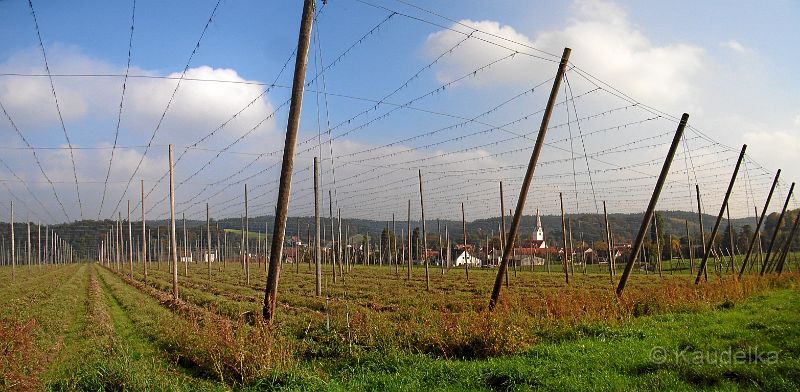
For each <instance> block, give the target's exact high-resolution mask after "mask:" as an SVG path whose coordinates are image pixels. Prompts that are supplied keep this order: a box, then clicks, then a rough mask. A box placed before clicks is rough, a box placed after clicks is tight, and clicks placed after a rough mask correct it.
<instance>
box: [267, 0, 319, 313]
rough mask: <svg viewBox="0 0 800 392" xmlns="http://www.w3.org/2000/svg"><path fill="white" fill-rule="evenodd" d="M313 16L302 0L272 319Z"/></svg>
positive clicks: (271, 274) (272, 272)
mask: <svg viewBox="0 0 800 392" xmlns="http://www.w3.org/2000/svg"><path fill="white" fill-rule="evenodd" d="M313 20H314V0H305V1H304V2H303V16H302V19H301V24H300V35H299V38H298V42H297V56H296V58H295V65H294V80H293V81H292V101H291V104H290V106H289V121H288V123H287V126H286V141H285V143H284V147H283V163H282V165H281V177H280V185H279V188H278V203H277V208H276V213H275V224H274V225H273V233H274V234H273V235H272V244H271V247H270V254H269V270H268V271H267V287H266V289H265V292H264V311H263V315H264V318H265V319H266V320H267V321H272V318H273V316H274V315H275V305H276V303H277V298H278V276H279V274H280V266H281V257H282V256H283V238H284V236H285V235H286V217H287V215H288V213H289V196H290V194H291V187H292V169H293V168H294V149H295V144H296V142H297V129H298V128H299V127H300V109H301V108H302V106H303V86H304V84H305V76H306V62H307V61H308V47H309V45H310V43H311V25H312V23H313Z"/></svg>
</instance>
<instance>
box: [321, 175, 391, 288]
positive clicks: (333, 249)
mask: <svg viewBox="0 0 800 392" xmlns="http://www.w3.org/2000/svg"><path fill="white" fill-rule="evenodd" d="M328 217H329V218H330V219H331V270H332V271H333V283H336V245H335V244H336V231H335V227H334V224H333V196H332V193H331V190H330V189H328ZM386 234H387V237H388V234H389V233H386Z"/></svg>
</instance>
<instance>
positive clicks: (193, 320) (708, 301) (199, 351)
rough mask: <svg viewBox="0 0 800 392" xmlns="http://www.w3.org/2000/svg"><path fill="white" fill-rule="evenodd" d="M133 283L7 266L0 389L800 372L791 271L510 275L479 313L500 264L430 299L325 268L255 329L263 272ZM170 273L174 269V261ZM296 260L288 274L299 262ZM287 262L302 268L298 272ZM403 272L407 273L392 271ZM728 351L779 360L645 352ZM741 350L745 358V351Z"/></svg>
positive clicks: (437, 285) (298, 280)
mask: <svg viewBox="0 0 800 392" xmlns="http://www.w3.org/2000/svg"><path fill="white" fill-rule="evenodd" d="M136 267H137V268H136V271H135V272H134V276H133V279H132V280H131V279H130V277H129V276H127V274H128V271H127V269H123V270H122V271H120V272H117V271H114V270H113V269H107V268H105V267H103V266H100V265H98V264H96V263H79V264H73V265H67V266H46V267H44V268H43V269H41V270H38V269H36V268H34V269H33V270H31V271H30V272H28V271H25V270H24V269H21V270H18V271H17V277H16V279H15V280H13V281H12V280H11V279H10V271H9V268H3V269H2V270H0V274H2V282H4V283H3V286H2V288H0V293H1V294H2V297H0V301H2V309H3V310H2V313H1V315H2V320H3V324H2V325H3V329H2V331H1V332H2V337H1V338H2V343H3V347H5V349H4V350H5V353H8V354H9V355H5V356H4V360H3V361H4V362H3V363H2V364H1V365H2V369H0V370H2V375H3V379H2V382H3V384H2V385H3V386H4V387H5V388H8V389H39V388H47V389H59V390H64V389H66V390H74V389H118V388H130V389H175V390H180V389H183V390H197V389H205V390H227V389H262V388H271V387H287V388H300V389H304V388H308V389H318V388H322V389H339V388H346V389H384V388H389V389H404V388H405V389H408V388H410V389H418V388H439V387H441V386H443V385H447V386H448V388H450V389H454V390H458V389H464V388H467V389H529V388H536V387H547V388H558V389H564V390H583V389H585V388H587V387H589V386H597V385H598V383H602V385H606V386H607V387H608V388H609V389H622V388H630V387H632V386H634V385H636V386H638V388H640V389H650V390H656V389H663V388H678V389H684V388H696V387H720V388H745V389H748V388H756V389H771V390H780V389H785V390H792V389H796V388H797V387H798V384H796V383H797V380H798V379H800V378H799V377H798V375H800V359H798V356H797V353H798V352H799V350H798V349H799V348H800V330H799V329H798V328H797V325H798V321H800V312H798V309H800V306H798V305H800V292H798V287H800V286H798V278H799V277H798V275H797V273H789V274H784V275H783V276H781V277H770V276H767V277H763V278H758V277H755V276H750V275H745V277H744V279H742V280H741V281H740V282H734V281H733V280H732V278H730V277H729V276H724V277H723V279H722V280H717V279H716V278H713V275H712V278H711V280H710V281H709V282H708V283H707V284H704V285H700V286H695V285H694V284H692V282H691V280H690V279H689V275H688V274H687V273H678V274H675V275H669V274H665V275H664V276H663V277H662V278H658V277H657V275H656V276H654V275H653V274H650V275H645V274H644V273H634V275H633V276H632V278H631V281H630V285H629V291H628V292H626V295H625V296H624V297H622V298H619V299H617V297H616V296H615V295H614V292H613V289H612V286H611V284H610V281H609V277H608V275H607V274H601V273H588V274H586V275H584V274H582V273H579V272H576V273H575V274H574V276H573V277H572V280H571V283H570V285H566V284H564V282H563V276H562V275H560V274H557V273H551V274H548V273H546V272H530V271H527V270H526V271H522V270H520V271H518V272H517V274H516V275H517V276H516V277H514V275H513V273H512V274H511V276H510V281H509V289H508V291H507V292H506V294H505V295H504V297H503V301H502V302H501V306H499V307H498V308H496V309H495V310H494V311H493V312H491V313H490V312H487V310H486V298H487V296H488V293H489V291H490V290H489V289H490V287H491V281H492V279H493V277H494V271H493V270H481V269H474V270H472V271H470V280H469V282H467V281H466V279H465V276H464V271H462V270H456V269H451V270H449V271H447V270H445V271H444V273H442V272H441V271H440V270H437V269H433V270H432V272H433V273H432V274H431V286H432V289H431V292H430V293H425V292H424V279H423V276H422V271H421V269H420V268H416V269H415V270H414V271H413V276H412V280H411V281H407V280H405V277H404V276H403V274H400V276H399V277H398V276H396V275H395V270H394V267H390V266H383V267H378V266H355V267H354V268H352V270H351V271H350V272H349V273H347V274H346V275H345V276H344V280H342V277H341V276H340V277H339V280H338V281H337V283H333V282H332V276H331V275H330V274H326V276H327V282H326V285H325V295H324V296H322V297H315V296H314V282H313V280H314V275H313V273H312V272H311V271H309V269H308V266H307V265H297V266H296V265H290V264H286V265H284V269H283V271H282V282H281V283H282V284H281V288H280V290H281V293H282V302H281V305H280V306H281V312H280V313H278V317H277V318H276V319H275V320H274V323H273V324H272V325H266V324H264V323H263V321H262V320H261V318H260V316H259V315H260V310H261V306H262V301H263V287H261V286H262V283H261V282H263V281H264V279H265V276H266V275H265V272H264V271H263V266H261V268H258V267H259V266H258V265H257V264H254V265H252V266H251V268H252V270H251V285H250V286H247V285H245V284H244V273H243V272H244V271H242V268H241V266H240V265H239V264H237V263H236V262H231V263H228V264H227V266H226V267H224V268H222V266H221V265H214V266H213V267H214V268H213V274H212V281H211V282H209V281H208V280H207V270H206V266H205V265H203V264H193V263H190V264H189V265H188V270H189V275H188V276H184V274H183V268H180V269H179V270H180V271H181V276H180V277H179V290H180V298H181V300H180V301H177V302H175V301H172V300H171V299H170V298H171V294H170V285H171V281H170V278H171V276H170V274H169V273H168V272H167V271H166V268H165V267H166V264H162V265H161V268H160V269H156V268H155V267H156V264H153V267H154V268H152V269H151V270H150V271H149V276H148V284H147V285H145V284H144V283H143V275H141V270H140V268H139V267H140V266H138V265H137V266H136ZM181 267H184V266H183V265H181ZM297 267H299V268H297ZM295 268H297V270H296V269H295ZM401 271H402V270H401ZM654 347H664V348H665V349H666V350H667V351H668V352H669V353H673V352H675V353H679V352H681V350H683V351H685V350H702V352H704V353H709V352H711V353H723V352H725V350H728V349H730V348H733V349H736V350H743V351H744V352H752V351H753V350H758V353H761V355H764V353H777V354H776V355H777V358H776V359H775V361H767V359H769V358H767V359H765V358H761V357H752V355H751V357H748V358H747V359H746V360H744V361H740V362H733V363H700V364H693V363H687V362H686V361H685V360H683V359H682V357H678V356H675V357H669V356H668V357H667V360H666V361H665V362H663V363H660V362H659V361H654V360H653V359H652V358H651V357H650V355H651V350H652V349H653V348H654ZM748 350H749V351H748Z"/></svg>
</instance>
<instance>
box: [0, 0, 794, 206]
mask: <svg viewBox="0 0 800 392" xmlns="http://www.w3.org/2000/svg"><path fill="white" fill-rule="evenodd" d="M33 7H34V8H33V10H34V11H35V17H36V19H35V20H34V16H33V15H34V14H33V13H32V10H31V8H30V6H29V4H28V3H27V2H26V1H21V0H5V1H0V36H2V37H3V39H2V41H0V103H1V104H2V106H3V113H0V135H1V136H2V138H3V140H4V143H3V144H2V151H0V159H2V162H1V164H0V166H2V167H0V180H2V188H0V214H3V216H4V218H3V219H4V220H5V219H7V218H5V216H6V215H7V214H8V209H9V204H10V202H11V201H14V203H15V210H16V214H18V216H21V217H22V218H18V219H26V218H27V219H32V220H42V221H43V222H62V221H71V220H76V219H81V217H83V218H84V219H97V218H111V217H116V215H117V214H118V213H120V212H121V213H122V214H123V216H124V215H125V214H127V202H128V200H130V201H131V208H132V211H133V212H134V214H135V216H137V217H138V216H139V214H140V210H139V209H138V208H139V202H140V197H141V185H140V181H144V192H145V194H146V200H145V206H146V207H147V209H148V214H149V215H148V216H149V217H154V218H164V217H166V216H167V214H168V211H169V210H168V205H167V195H168V188H167V185H168V182H167V178H166V177H165V173H166V170H167V167H168V164H167V145H168V144H173V145H174V146H175V147H174V148H175V159H176V160H177V163H176V165H175V173H176V174H175V181H176V186H177V190H176V207H177V212H178V214H179V215H180V214H183V213H185V214H186V215H187V217H190V218H195V219H197V218H204V215H205V203H209V204H210V205H211V213H212V215H213V216H215V217H234V216H239V215H240V214H242V213H243V191H244V186H245V184H247V185H248V190H249V198H250V202H249V214H250V215H263V214H270V213H271V212H272V211H273V209H274V207H275V198H276V195H277V191H276V184H277V178H278V174H279V171H280V166H279V165H280V163H279V160H280V157H281V149H282V146H283V135H284V132H285V127H286V118H287V115H288V99H289V87H290V86H291V77H292V69H293V66H294V57H293V55H294V49H295V47H296V44H297V31H298V26H299V19H300V12H301V2H300V1H281V2H256V1H232V0H227V1H220V2H219V3H217V1H175V2H159V1H152V0H137V1H136V2H135V10H134V3H133V2H132V1H115V2H105V1H85V2H77V3H75V2H45V1H34V2H33ZM317 12H318V13H317V20H316V23H315V26H314V35H313V39H312V48H311V53H310V54H309V63H308V72H307V79H306V81H307V89H306V94H305V99H304V102H303V116H302V119H301V135H300V142H301V143H300V144H299V145H298V148H297V150H298V155H297V157H296V166H295V174H294V185H293V189H292V190H293V198H292V204H291V208H290V213H291V214H292V215H309V214H312V213H313V201H314V198H313V193H312V189H313V188H312V185H313V181H312V180H313V170H312V166H313V165H312V162H313V157H314V156H317V157H319V158H320V159H321V163H320V169H321V177H322V184H323V185H322V188H323V196H324V197H323V201H324V204H325V208H324V209H323V210H324V211H328V209H329V197H328V192H329V191H330V195H331V198H332V201H333V204H334V205H333V208H334V209H337V208H341V209H342V215H343V216H344V217H360V218H373V219H381V220H384V219H391V215H392V214H396V215H397V218H398V219H405V218H404V217H405V216H406V214H407V208H408V202H409V200H411V204H412V214H413V215H414V218H415V219H417V216H418V214H419V199H418V198H419V183H418V181H419V179H418V172H419V171H420V170H421V171H422V173H423V187H424V189H425V203H426V218H433V219H435V218H451V219H452V218H460V203H462V202H463V203H465V206H466V210H467V219H468V220H471V219H475V218H484V217H489V216H497V215H499V213H500V207H499V205H498V203H499V189H498V188H499V186H498V182H499V181H503V182H504V191H505V195H504V202H505V208H506V210H508V209H512V208H513V207H514V205H515V203H516V200H517V196H518V193H519V185H520V183H521V177H522V176H523V174H524V171H525V164H526V163H527V161H528V159H529V158H530V152H531V149H532V146H533V141H534V140H535V137H536V134H537V130H538V127H539V123H540V121H541V115H542V113H541V112H542V109H543V107H544V104H545V102H546V99H547V95H548V93H549V89H550V86H551V85H552V78H553V77H554V75H555V71H556V68H557V62H558V57H559V56H560V54H561V52H562V50H563V48H564V47H570V48H572V50H573V52H572V56H571V58H570V68H569V71H568V72H567V78H566V79H565V81H564V82H565V83H563V84H562V89H561V90H560V91H559V98H558V102H559V103H558V105H557V106H556V109H555V111H554V113H553V117H552V119H551V122H550V125H551V127H550V129H549V131H548V133H547V138H546V142H547V145H546V147H545V149H544V150H543V153H542V157H541V159H540V162H539V163H540V165H539V166H538V167H537V169H536V179H535V180H534V185H533V188H532V190H531V193H530V195H529V198H528V202H527V203H526V213H534V212H535V210H536V209H537V208H538V209H540V210H542V213H545V214H553V213H558V212H559V211H560V205H559V204H558V203H559V198H558V194H559V192H561V193H563V195H564V203H565V209H566V210H567V212H568V213H572V212H602V202H603V201H606V202H607V204H608V208H609V212H636V211H642V210H643V209H644V208H645V207H646V204H647V201H648V199H649V197H650V193H651V191H652V187H653V184H654V183H655V176H656V175H657V173H658V172H659V170H660V169H661V165H662V163H663V158H664V155H665V153H666V151H667V149H668V146H669V142H670V141H671V140H672V137H673V135H674V132H675V128H676V119H677V118H679V117H680V115H681V113H683V112H687V113H689V114H690V115H691V118H690V125H691V127H690V128H689V129H687V131H686V134H685V138H684V140H683V142H682V143H681V146H680V147H679V150H678V152H679V153H678V155H677V156H676V158H675V161H674V162H673V165H672V170H671V172H670V176H669V182H668V183H667V186H666V188H665V191H664V193H663V194H662V198H661V201H660V203H659V208H660V209H673V210H678V209H680V210H687V211H691V210H696V208H697V207H696V204H695V203H696V201H695V199H694V197H695V196H694V193H693V192H694V191H693V189H694V184H696V183H697V184H699V185H700V189H701V196H702V197H703V202H702V203H703V209H704V211H706V212H709V213H712V214H715V213H716V211H717V210H718V209H719V203H720V202H721V198H722V193H723V192H724V189H725V187H726V186H727V182H728V179H729V177H730V173H731V172H732V170H733V165H734V164H735V160H736V156H737V155H738V151H739V149H740V148H741V145H742V144H744V143H747V144H748V150H747V152H748V160H747V163H746V165H745V167H744V168H743V170H742V172H740V176H739V177H738V179H737V187H736V188H735V191H734V194H733V198H732V202H731V214H732V215H734V216H737V217H741V216H752V215H753V212H752V211H753V207H754V206H756V205H758V206H761V205H762V204H763V200H764V198H765V197H766V193H767V190H768V187H769V185H770V183H771V181H772V176H773V175H774V173H775V171H776V170H777V169H779V168H782V169H783V173H782V175H781V181H780V187H779V190H778V192H777V193H776V196H775V199H774V200H773V202H772V207H771V210H774V209H777V208H779V207H780V205H781V204H782V203H783V200H784V198H785V197H786V194H787V191H788V188H789V184H790V183H791V182H792V181H794V180H795V179H796V178H798V175H799V174H800V170H798V169H797V167H798V165H797V163H796V159H797V156H798V153H799V152H800V104H798V103H800V76H798V73H797V72H796V62H797V60H798V58H797V57H798V54H797V51H796V50H794V49H796V48H792V45H793V41H792V39H791V38H790V37H798V36H800V31H798V30H800V28H798V27H797V23H796V21H797V20H800V3H797V2H792V1H786V2H778V1H776V2H770V3H767V4H759V3H756V2H731V1H707V2H701V3H695V2H651V1H644V2H642V1H636V2H611V1H597V0H579V1H574V2H542V4H538V3H534V2H530V1H511V0H508V1H492V2H486V1H464V0H460V1H455V0H453V1H450V0H447V1H437V2H419V1H413V0H409V1H406V0H363V1H362V0H330V1H329V2H328V4H327V5H325V6H322V4H320V5H319V7H318V9H317ZM35 22H36V23H38V31H37V26H36V23H35ZM37 33H38V34H37ZM40 37H41V46H40ZM787 44H788V45H787ZM129 54H130V56H129ZM45 59H46V61H47V63H46V65H45ZM48 71H49V77H48ZM126 75H127V77H126ZM123 91H124V93H123ZM115 140H116V143H115ZM70 146H71V148H70ZM112 155H113V157H112ZM76 180H77V184H76ZM793 207H797V205H796V204H793ZM759 208H760V207H759Z"/></svg>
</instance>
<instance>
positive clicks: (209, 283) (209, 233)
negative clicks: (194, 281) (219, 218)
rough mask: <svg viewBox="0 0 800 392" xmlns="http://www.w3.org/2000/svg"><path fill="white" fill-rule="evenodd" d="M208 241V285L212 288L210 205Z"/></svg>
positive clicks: (207, 209)
mask: <svg viewBox="0 0 800 392" xmlns="http://www.w3.org/2000/svg"><path fill="white" fill-rule="evenodd" d="M206 237H207V238H206V239H207V241H208V247H207V248H206V264H207V265H208V285H209V287H210V286H211V214H210V212H209V208H208V203H206Z"/></svg>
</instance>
